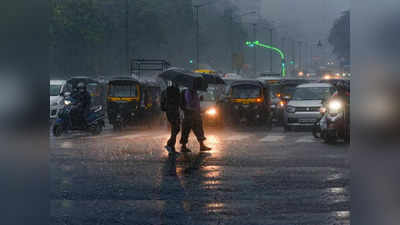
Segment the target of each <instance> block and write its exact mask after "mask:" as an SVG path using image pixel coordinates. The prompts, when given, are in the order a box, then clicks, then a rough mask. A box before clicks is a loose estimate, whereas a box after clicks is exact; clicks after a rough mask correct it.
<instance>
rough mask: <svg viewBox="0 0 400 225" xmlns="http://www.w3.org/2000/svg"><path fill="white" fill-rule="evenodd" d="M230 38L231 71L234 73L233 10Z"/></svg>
mask: <svg viewBox="0 0 400 225" xmlns="http://www.w3.org/2000/svg"><path fill="white" fill-rule="evenodd" d="M229 36H230V41H231V43H230V44H231V51H230V53H231V54H230V59H231V60H230V61H231V69H232V71H233V10H231V16H230V29H229Z"/></svg>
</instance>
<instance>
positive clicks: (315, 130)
mask: <svg viewBox="0 0 400 225" xmlns="http://www.w3.org/2000/svg"><path fill="white" fill-rule="evenodd" d="M312 134H313V136H314V137H315V138H321V128H320V127H319V124H314V126H313V129H312Z"/></svg>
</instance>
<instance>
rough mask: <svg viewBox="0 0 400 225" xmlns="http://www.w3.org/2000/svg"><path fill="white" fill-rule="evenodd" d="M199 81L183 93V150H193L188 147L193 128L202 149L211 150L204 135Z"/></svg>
mask: <svg viewBox="0 0 400 225" xmlns="http://www.w3.org/2000/svg"><path fill="white" fill-rule="evenodd" d="M200 86H201V84H200V83H199V82H194V83H193V85H192V86H191V87H190V88H188V89H186V90H185V91H183V93H182V95H181V108H182V109H183V112H184V119H183V122H182V136H181V140H180V143H181V144H182V147H181V152H191V150H190V149H189V148H187V146H186V144H187V143H188V139H189V134H190V131H191V130H193V132H194V134H195V135H196V138H197V141H198V142H199V144H200V151H209V150H211V148H210V147H208V146H206V145H205V144H204V141H205V140H206V138H205V137H204V130H203V121H202V118H201V111H200V98H199V95H198V94H197V90H198V89H199V88H200Z"/></svg>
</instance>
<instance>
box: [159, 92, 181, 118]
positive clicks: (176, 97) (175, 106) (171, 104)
mask: <svg viewBox="0 0 400 225" xmlns="http://www.w3.org/2000/svg"><path fill="white" fill-rule="evenodd" d="M179 104H180V93H179V88H177V87H174V86H170V87H168V88H167V89H166V90H164V91H163V92H162V94H161V108H162V110H163V111H167V112H178V111H179Z"/></svg>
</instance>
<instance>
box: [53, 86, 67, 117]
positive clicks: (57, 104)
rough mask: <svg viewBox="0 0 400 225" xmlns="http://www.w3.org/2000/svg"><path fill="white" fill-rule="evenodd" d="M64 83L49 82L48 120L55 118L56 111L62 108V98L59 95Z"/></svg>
mask: <svg viewBox="0 0 400 225" xmlns="http://www.w3.org/2000/svg"><path fill="white" fill-rule="evenodd" d="M65 82H66V81H65V80H50V90H49V94H50V119H55V118H57V114H58V111H59V110H60V109H62V108H63V107H64V97H63V96H61V95H60V94H61V92H62V90H63V88H64V85H65Z"/></svg>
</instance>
